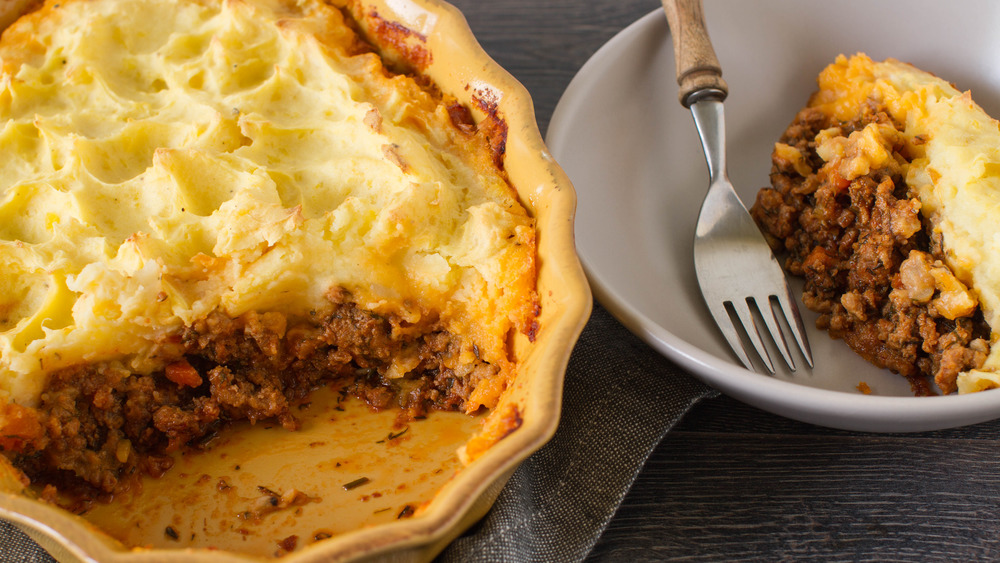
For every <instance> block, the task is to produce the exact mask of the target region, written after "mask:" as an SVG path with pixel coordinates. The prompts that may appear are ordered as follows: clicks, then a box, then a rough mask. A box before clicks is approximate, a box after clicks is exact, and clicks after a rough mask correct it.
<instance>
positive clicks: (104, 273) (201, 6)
mask: <svg viewBox="0 0 1000 563" xmlns="http://www.w3.org/2000/svg"><path fill="white" fill-rule="evenodd" d="M355 27H356V26H355V25H354V24H353V22H352V21H351V20H350V17H349V16H348V12H347V11H346V10H342V9H340V8H338V7H335V6H333V5H331V4H328V3H326V2H323V1H321V0H299V1H296V0H273V1H272V0H181V1H176V0H124V1H122V0H87V1H83V0H69V1H66V0H58V1H51V2H46V3H45V4H44V5H42V6H41V7H39V8H38V9H37V10H35V11H33V12H31V13H30V14H28V15H26V16H24V17H22V18H21V19H19V20H18V21H17V22H15V23H14V24H13V25H12V26H11V27H10V28H9V29H7V30H6V31H5V32H4V35H3V38H2V41H0V63H2V73H3V74H2V75H0V151H3V153H4V154H5V158H4V159H3V161H2V162H0V189H2V190H3V193H2V199H0V260H2V261H3V265H4V268H3V269H2V270H0V311H2V312H3V315H2V318H0V447H2V450H3V453H4V456H5V457H6V458H7V459H8V460H10V461H11V462H12V463H13V464H14V465H15V466H16V467H18V468H19V469H21V470H23V471H24V472H25V473H26V474H27V475H28V476H29V477H31V478H32V479H35V480H37V481H41V482H52V483H57V484H59V485H61V486H63V487H64V488H65V489H72V490H75V491H76V492H78V493H79V494H83V495H84V496H90V497H94V496H101V495H107V494H113V493H115V492H116V491H119V490H122V489H123V488H127V487H128V486H129V484H130V479H131V478H132V476H133V475H140V474H152V475H157V474H161V473H162V472H163V471H165V470H167V469H168V468H169V465H170V457H169V455H168V454H169V453H170V452H171V451H174V450H176V449H178V448H181V447H183V446H185V445H188V444H193V443H197V441H198V440H199V439H201V438H203V437H205V436H207V435H210V434H211V433H212V432H213V431H214V430H216V429H217V428H218V427H219V426H220V425H224V424H226V423H227V422H230V421H234V420H250V421H257V420H262V419H269V420H275V421H278V422H279V423H280V424H281V425H282V426H284V427H285V428H288V429H295V428H296V427H297V420H296V418H295V416H294V411H293V410H292V409H291V406H293V405H294V404H295V403H296V402H297V401H301V400H302V399H304V398H305V397H306V395H307V394H308V393H309V392H310V391H311V390H312V389H315V388H316V387H317V386H319V385H324V384H336V385H345V386H347V387H348V388H349V389H350V391H351V392H352V393H353V394H355V395H357V396H359V397H361V398H362V399H364V400H365V401H367V402H368V403H369V405H371V406H372V407H373V408H376V409H383V408H390V407H392V408H399V409H401V416H407V417H411V418H413V417H419V416H422V415H423V414H424V413H425V412H426V411H427V410H428V409H447V410H461V411H464V412H467V413H476V412H479V411H480V410H482V409H491V408H493V407H494V406H495V405H496V403H497V401H498V399H499V397H500V396H501V394H502V393H503V392H504V390H505V389H506V387H507V385H508V383H509V382H510V381H511V378H512V377H513V375H514V373H515V372H516V369H517V362H516V359H515V358H514V357H513V354H512V352H511V350H510V340H511V339H512V338H513V334H515V333H517V332H520V333H522V334H525V335H527V336H528V337H529V338H533V337H534V335H535V333H536V331H537V330H538V329H539V327H538V324H537V320H536V319H537V315H538V298H537V296H536V293H535V267H536V264H535V231H534V224H533V219H532V217H531V216H530V215H529V213H528V212H527V211H526V210H525V208H524V207H523V206H522V205H521V203H520V202H519V200H518V197H517V194H516V192H515V191H514V190H513V188H512V187H511V186H510V184H509V183H508V181H507V178H506V174H505V172H504V170H503V164H502V154H501V153H500V151H499V150H498V147H502V144H503V134H504V130H503V124H502V121H500V120H499V119H492V120H491V119H487V120H486V121H485V122H484V124H481V126H479V127H477V126H476V125H475V124H474V123H473V121H472V119H471V116H470V114H469V112H468V110H467V109H466V108H463V107H461V106H459V105H458V104H457V103H456V102H455V101H454V100H453V99H452V98H450V97H449V96H446V95H444V94H442V93H441V92H439V91H438V90H437V89H436V88H435V87H434V85H433V84H431V83H429V81H427V80H426V79H423V78H421V77H420V76H419V75H417V74H414V75H408V74H403V73H401V72H399V71H397V70H395V69H393V68H390V65H388V64H384V63H383V60H382V59H381V57H380V56H379V54H378V53H377V52H376V51H375V49H374V48H373V47H372V46H371V45H369V44H368V43H366V42H365V41H364V40H363V39H362V38H361V37H360V36H359V34H358V33H356V31H355ZM492 117H494V118H495V116H492ZM500 418H501V419H503V420H507V421H509V424H508V428H507V431H509V430H512V429H513V428H515V427H516V423H517V421H518V420H519V417H518V416H517V414H516V413H503V416H502V417H500ZM490 432H491V435H490V436H487V437H486V439H487V440H496V439H499V438H502V436H503V435H504V433H503V432H500V431H498V430H497V429H496V428H492V429H490ZM482 447H483V445H482V444H478V445H477V447H476V450H475V451H468V452H464V453H465V455H466V459H467V460H468V459H469V458H472V457H475V456H476V455H478V453H481V450H482ZM2 461H3V460H2V459H0V462H2Z"/></svg>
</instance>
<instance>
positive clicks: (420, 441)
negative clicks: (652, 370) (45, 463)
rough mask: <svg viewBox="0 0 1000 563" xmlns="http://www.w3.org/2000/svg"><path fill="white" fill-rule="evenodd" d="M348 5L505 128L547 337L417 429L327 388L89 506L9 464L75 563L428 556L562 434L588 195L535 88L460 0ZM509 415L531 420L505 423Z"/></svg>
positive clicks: (373, 37) (49, 540) (17, 515)
mask: <svg viewBox="0 0 1000 563" xmlns="http://www.w3.org/2000/svg"><path fill="white" fill-rule="evenodd" d="M334 3H335V4H337V3H338V2H334ZM350 11H351V12H352V14H354V16H355V17H356V19H357V21H358V23H359V24H360V26H361V28H362V31H363V33H364V35H365V36H366V37H367V38H368V39H369V40H370V41H372V42H373V43H375V44H376V46H377V47H378V48H379V50H380V52H381V54H382V55H383V57H384V58H387V59H397V60H398V61H401V62H402V63H404V64H407V65H409V66H412V67H416V68H418V69H419V71H420V72H421V73H422V74H423V75H425V76H427V77H428V78H429V79H430V80H431V81H433V82H434V83H435V84H436V85H437V86H438V87H439V88H440V89H441V90H442V91H443V92H445V93H447V94H450V95H451V96H454V97H455V98H457V100H458V101H459V102H460V103H461V104H462V105H463V106H465V107H466V108H468V109H469V110H470V111H471V114H472V117H473V119H474V120H475V121H476V122H483V121H490V122H492V124H493V126H496V125H499V126H500V128H501V130H504V131H505V132H506V133H505V135H502V136H499V137H498V138H499V139H500V140H501V141H502V146H497V147H494V149H496V152H497V154H502V155H503V164H504V168H505V170H506V172H507V175H508V177H509V180H510V183H511V184H512V185H513V187H514V188H515V189H516V191H517V196H518V198H519V200H520V202H521V203H522V204H523V206H524V207H525V208H526V209H527V211H528V213H529V215H530V216H531V217H532V218H533V219H534V222H535V230H536V233H537V287H536V291H537V295H538V302H539V303H538V304H539V306H540V307H539V310H540V314H539V316H538V318H537V321H538V327H539V328H538V330H537V332H536V333H535V334H533V336H534V339H531V338H529V337H528V336H526V335H523V334H522V335H521V336H519V337H517V338H515V339H513V340H512V341H511V342H510V343H509V344H508V345H509V346H510V348H511V349H512V355H513V357H516V358H517V363H518V367H517V369H516V374H515V375H514V379H513V381H512V382H511V383H510V385H509V386H508V388H507V391H506V392H505V393H503V394H502V395H501V398H500V402H499V404H497V405H496V406H495V407H494V408H493V409H491V411H490V413H489V414H486V415H479V416H470V415H467V414H464V413H462V412H432V413H430V414H429V415H428V416H427V417H426V418H422V417H421V419H418V420H411V421H409V422H408V423H407V424H405V425H402V426H401V425H400V424H399V419H398V418H397V413H396V412H394V411H393V410H391V409H389V410H383V411H381V412H377V413H376V412H372V411H370V410H369V409H368V408H367V407H366V406H365V405H364V404H363V403H361V402H360V401H358V400H354V399H350V398H345V396H343V395H339V394H338V393H337V392H335V391H331V390H325V389H320V390H319V391H316V392H314V394H313V395H312V396H310V398H309V401H310V402H309V406H308V408H304V409H302V412H301V413H300V416H299V421H300V428H299V430H298V431H296V432H287V431H285V430H283V429H282V428H281V427H280V425H270V424H266V423H258V424H255V425H250V424H234V425H233V426H232V427H228V428H225V429H223V430H222V431H221V432H219V433H218V434H217V435H215V436H213V437H212V439H211V441H210V443H209V444H208V447H207V448H206V450H205V451H203V452H200V453H198V454H197V455H184V454H177V455H176V456H175V461H174V465H173V467H172V468H171V469H170V470H169V471H168V472H166V473H165V474H164V476H163V477H161V478H159V479H146V480H143V481H142V485H141V486H140V487H135V488H133V489H132V490H130V491H128V493H127V494H121V495H118V496H117V498H115V499H113V500H112V501H111V502H110V503H102V502H97V503H91V504H89V505H87V506H85V507H81V508H80V509H79V510H77V511H76V512H77V513H76V514H74V513H72V512H70V511H67V510H64V509H62V508H58V507H56V506H54V505H53V504H50V503H47V502H44V501H41V500H37V499H36V497H37V496H38V490H37V488H36V489H27V488H25V487H24V485H23V484H22V481H21V480H19V479H18V478H17V476H16V475H14V474H13V473H12V472H10V471H9V469H8V470H4V467H6V466H4V465H3V464H0V517H3V518H5V519H7V520H10V521H12V522H14V523H15V524H16V525H18V526H19V527H20V528H22V529H23V530H25V531H26V532H27V533H28V534H29V535H30V536H32V537H33V538H35V539H36V540H37V541H39V543H41V544H42V545H43V546H44V547H46V548H47V549H48V550H49V551H50V552H51V553H53V555H55V556H56V557H57V558H58V559H60V560H61V561H77V560H80V561H86V560H98V561H122V562H125V561H179V560H183V561H210V560H211V561H213V562H215V561H252V560H259V559H266V558H271V557H275V556H282V557H283V560H285V561H296V562H299V561H329V560H355V559H365V560H367V559H381V558H391V559H393V560H397V559H398V560H427V559H430V558H432V557H433V556H434V555H435V554H436V553H438V552H439V551H440V550H441V549H443V548H444V546H446V545H447V544H448V543H449V542H450V541H451V540H452V539H453V538H455V537H456V536H457V535H458V534H460V533H461V532H462V531H463V530H465V529H466V528H467V527H468V526H470V525H471V524H472V523H474V522H475V521H476V520H478V519H479V518H481V517H482V516H483V515H484V514H485V513H486V512H487V511H488V510H489V508H490V506H491V505H492V503H493V501H494V500H495V499H496V497H497V495H498V494H499V492H500V490H501V489H502V488H503V486H504V484H505V482H506V480H507V479H508V477H509V476H510V474H511V473H512V472H513V470H514V469H515V467H516V466H517V464H518V463H519V462H520V461H521V460H523V459H524V458H525V457H527V456H528V455H530V454H531V453H532V452H533V451H535V450H537V449H538V448H539V447H541V445H542V444H544V443H545V442H546V441H547V440H548V439H549V438H550V437H551V436H552V434H553V432H554V431H555V428H556V425H557V423H558V418H559V409H560V403H561V391H562V384H563V377H564V372H565V368H566V364H567V361H568V359H569V354H570V352H571V350H572V348H573V345H574V343H575V342H576V339H577V337H578V335H579V333H580V331H581V330H582V328H583V325H584V323H585V322H586V320H587V318H588V315H589V311H590V305H591V295H590V291H589V288H588V286H587V283H586V281H585V278H584V276H583V273H582V270H581V268H580V265H579V262H578V259H577V256H576V252H575V245H574V240H573V216H574V210H575V193H574V191H573V188H572V186H571V184H570V182H569V181H568V179H567V178H566V176H565V174H564V173H563V172H562V170H561V169H560V168H559V167H558V165H556V164H555V163H554V162H553V161H552V159H551V157H550V155H549V154H548V152H547V149H546V148H545V146H544V144H543V142H542V140H541V137H540V135H539V132H538V128H537V124H536V123H535V120H534V110H533V107H532V104H531V100H530V98H529V95H528V93H527V92H526V91H525V89H524V88H523V87H522V86H521V85H520V84H519V83H517V81H516V80H514V79H513V78H512V77H511V76H510V75H509V74H508V73H506V72H505V71H504V70H503V69H501V68H500V67H499V66H498V65H496V63H494V62H493V61H492V60H491V59H490V58H489V57H488V55H487V54H486V53H485V52H484V51H483V50H482V49H481V48H480V47H479V45H478V44H477V42H476V41H475V38H474V37H473V35H472V33H471V31H470V30H469V28H468V26H467V24H466V23H465V20H464V18H463V17H462V15H461V14H460V13H459V12H458V11H457V10H456V9H455V8H453V7H451V6H450V5H447V4H444V3H442V2H435V1H429V0H404V1H385V2H380V1H372V2H369V1H367V0H365V1H361V2H356V3H351V5H350ZM8 19H9V18H8ZM0 23H3V24H8V23H9V21H6V20H0ZM504 413H517V417H518V418H519V420H518V421H517V422H516V423H513V424H511V423H509V421H507V422H506V423H498V419H500V418H503V416H504ZM511 427H516V429H515V430H514V431H512V432H510V433H509V434H506V435H505V436H503V437H502V439H497V438H498V436H496V435H495V433H494V435H492V436H491V429H493V428H498V429H509V428H511ZM497 432H501V431H500V430H497ZM504 432H505V430H504ZM474 437H475V438H474ZM470 438H474V439H472V440H471V441H470ZM459 452H463V455H464V458H465V459H464V463H463V460H462V459H460V454H459ZM470 460H471V461H470Z"/></svg>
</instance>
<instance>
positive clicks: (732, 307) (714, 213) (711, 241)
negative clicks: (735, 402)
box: [691, 95, 813, 373]
mask: <svg viewBox="0 0 1000 563" xmlns="http://www.w3.org/2000/svg"><path fill="white" fill-rule="evenodd" d="M691 102H692V103H691V114H692V115H693V116H694V120H695V124H696V126H697V128H698V135H699V136H700V137H701V142H702V148H704V150H705V159H706V160H707V162H708V169H709V177H710V184H709V188H708V194H707V195H706V197H705V201H704V203H702V207H701V213H700V215H699V216H698V225H697V227H696V229H695V238H694V264H695V272H696V273H697V276H698V284H699V285H700V286H701V292H702V296H703V297H704V298H705V303H706V304H707V305H708V308H709V310H710V311H711V312H712V316H713V317H714V318H715V322H716V324H717V325H719V328H720V330H721V331H722V333H723V334H724V335H725V337H726V340H727V341H728V342H729V345H730V347H732V349H733V351H735V352H736V355H737V356H739V358H740V361H742V362H743V365H745V366H746V367H747V369H751V370H752V369H753V364H752V362H751V361H750V357H749V354H748V353H747V350H746V349H745V347H744V345H743V341H742V339H741V338H740V331H741V330H742V332H743V333H744V334H745V335H746V337H747V340H748V341H749V342H750V344H751V345H752V346H753V348H754V349H755V350H756V352H757V355H758V356H759V357H760V359H761V361H762V362H763V363H764V365H765V366H766V367H767V370H768V371H769V372H771V373H774V371H775V370H774V363H773V362H772V360H771V358H770V356H769V354H768V352H767V347H766V346H765V344H764V339H763V338H762V337H761V332H762V331H761V330H760V327H759V326H758V323H757V322H755V318H756V317H759V318H760V319H762V320H763V324H764V328H765V329H766V332H767V333H769V334H770V335H771V340H773V341H774V343H775V346H776V347H777V349H778V351H779V352H780V353H781V356H782V357H783V358H784V360H785V363H786V364H788V367H789V368H790V369H792V370H794V369H795V368H796V366H795V362H794V360H793V359H792V355H791V353H790V351H789V347H788V342H787V340H786V338H785V334H784V332H783V331H782V325H781V324H780V323H779V319H778V317H777V315H776V312H777V311H780V313H781V315H782V316H784V319H785V323H786V324H787V325H788V326H789V328H790V329H791V332H792V334H793V336H794V339H795V342H796V343H797V344H798V347H799V349H800V350H801V351H802V355H803V356H804V357H805V359H806V363H808V364H809V367H812V365H813V360H812V352H811V350H810V348H809V341H808V340H807V338H806V334H805V328H804V326H803V324H802V318H801V317H800V315H799V312H798V308H797V307H796V306H795V301H794V300H793V299H792V296H791V292H790V291H789V290H788V284H787V282H786V280H785V276H784V273H783V272H782V270H781V266H780V265H779V264H778V261H777V259H775V257H774V254H773V253H772V252H771V248H770V247H769V246H768V244H767V241H765V240H764V236H763V235H761V233H760V230H758V228H757V225H756V224H755V223H754V221H753V219H752V218H751V217H750V213H748V212H747V209H746V207H745V206H744V205H743V202H741V201H740V199H739V197H738V196H737V195H736V191H735V190H734V189H733V186H732V184H731V183H730V182H729V178H728V175H727V173H726V161H725V154H726V153H725V117H724V114H723V111H722V101H721V100H718V99H713V98H712V97H711V96H709V97H707V98H706V97H704V95H703V96H702V99H700V100H699V99H697V98H693V99H692V100H691ZM755 310H756V312H757V314H754V313H755ZM776 310H777V311H776ZM738 328H739V330H738Z"/></svg>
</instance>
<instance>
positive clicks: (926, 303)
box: [752, 54, 1000, 395]
mask: <svg viewBox="0 0 1000 563" xmlns="http://www.w3.org/2000/svg"><path fill="white" fill-rule="evenodd" d="M818 86H819V88H818V90H817V91H816V93H815V94H813V96H812V97H811V98H810V100H809V103H808V105H807V107H806V108H805V109H803V110H802V111H801V112H799V114H798V115H797V116H796V118H795V120H794V122H793V123H792V124H791V126H790V127H789V128H788V129H787V130H786V131H785V133H784V135H783V136H782V138H781V139H780V140H779V142H778V143H777V144H776V145H775V150H774V153H773V159H772V160H773V169H772V174H771V181H772V182H771V183H772V185H771V187H768V188H766V189H763V190H761V191H760V192H759V194H758V197H757V201H756V204H755V205H754V207H753V210H752V213H753V215H754V217H755V218H756V219H757V221H758V223H759V224H760V225H761V227H762V229H763V230H764V231H765V233H766V235H767V236H768V237H769V238H770V240H771V242H772V244H773V245H774V246H775V247H776V248H778V249H780V250H782V251H785V252H787V262H786V266H787V268H788V269H789V271H791V272H792V273H793V274H796V275H801V276H803V277H804V278H805V291H804V295H803V299H804V302H805V304H806V305H807V306H808V307H809V308H810V309H813V310H814V311H817V312H818V313H820V316H819V320H818V324H819V326H820V327H821V328H825V329H828V330H829V331H830V334H831V335H833V336H834V337H837V338H842V339H844V341H845V342H846V343H847V344H848V345H849V346H850V347H851V348H852V349H853V350H855V351H856V352H857V353H859V354H860V355H861V356H863V357H864V358H865V359H867V360H868V361H870V362H872V363H873V364H875V365H877V366H880V367H884V368H889V369H891V370H893V371H895V372H898V373H900V374H902V375H904V376H906V377H908V378H909V379H910V381H911V385H912V387H913V388H914V390H915V391H916V393H917V394H921V395H924V394H934V393H936V392H942V393H952V392H955V391H958V392H971V391H979V390H983V389H987V388H992V387H997V386H1000V346H996V342H997V337H998V334H1000V222H998V217H1000V127H998V123H997V121H996V120H995V119H993V118H991V117H990V116H989V115H987V114H986V112H985V111H983V109H982V108H981V107H979V106H978V105H977V104H976V103H975V102H973V100H972V97H971V95H970V93H969V92H964V93H963V92H961V91H959V90H958V89H956V88H955V87H954V86H952V85H951V84H950V83H948V82H947V81H945V80H943V79H941V78H938V77H936V76H934V75H932V74H930V73H927V72H924V71H922V70H919V69H917V68H915V67H914V66H912V65H910V64H906V63H902V62H899V61H896V60H892V59H889V60H886V61H883V62H876V61H873V60H872V59H871V58H869V57H867V56H866V55H863V54H859V55H855V56H852V57H845V56H840V57H838V58H837V59H836V61H835V62H834V63H833V64H831V65H829V66H828V67H827V68H826V69H825V70H823V71H822V73H821V74H820V75H819V81H818ZM928 378H929V380H931V381H933V382H934V384H935V385H936V387H937V390H935V389H934V388H933V387H932V386H931V385H929V383H928Z"/></svg>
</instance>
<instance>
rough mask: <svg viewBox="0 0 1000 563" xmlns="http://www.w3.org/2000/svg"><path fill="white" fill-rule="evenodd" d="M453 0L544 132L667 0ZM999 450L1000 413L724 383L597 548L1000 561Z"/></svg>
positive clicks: (648, 470)
mask: <svg viewBox="0 0 1000 563" xmlns="http://www.w3.org/2000/svg"><path fill="white" fill-rule="evenodd" d="M709 1H711V0H706V2H709ZM453 3H454V4H455V5H456V6H458V7H459V8H460V9H461V10H462V11H463V12H464V13H465V15H466V17H467V19H468V20H469V24H470V26H471V27H472V28H473V31H474V32H475V33H476V36H477V37H478V38H479V41H480V43H482V45H483V47H484V48H485V49H486V50H487V52H489V53H490V55H491V56H493V58H494V59H495V60H496V61H497V62H499V63H500V64H501V65H502V66H504V67H505V68H506V69H507V70H509V71H510V72H511V73H512V74H513V75H514V76H515V77H516V78H518V79H519V80H520V81H521V82H522V83H523V84H524V85H525V86H526V87H527V88H528V90H529V92H530V93H531V95H532V98H533V100H534V102H535V109H536V113H537V117H538V122H539V125H540V126H541V128H542V131H543V133H544V131H545V128H546V127H547V126H548V122H549V118H550V117H551V115H552V111H553V109H554V108H555V106H556V103H557V102H558V100H559V97H560V95H561V94H562V92H563V90H564V89H565V88H566V86H567V85H568V84H569V81H570V80H571V79H572V78H573V76H574V75H575V73H576V72H577V70H579V68H580V67H581V66H582V65H583V63H584V62H586V61H587V59H588V58H589V57H590V56H591V55H592V54H593V53H594V52H595V51H596V50H597V49H598V48H599V47H600V46H601V45H603V44H604V43H605V42H606V41H607V40H608V39H610V38H611V37H612V36H613V35H614V34H615V33H617V32H618V31H620V30H622V29H624V28H625V27H626V26H627V25H628V24H630V23H632V22H633V21H635V20H637V19H638V18H639V17H641V16H643V15H645V14H647V13H649V12H650V11H652V10H656V9H659V8H660V4H659V2H658V1H657V0H589V1H588V0H549V1H544V0H543V1H541V2H538V1H535V0H492V1H490V2H485V1H483V0H453ZM674 96H675V93H673V92H665V93H664V100H665V101H668V102H669V103H676V101H675V97H674ZM998 458H1000V422H993V423H986V424H980V425H976V426H971V427H966V428H961V429H955V430H946V431H939V432H929V433H921V434H901V435H874V434H861V433H854V432H844V431H836V430H829V429H825V428H820V427H816V426H811V425H808V424H803V423H798V422H795V421H791V420H787V419H784V418H781V417H778V416H775V415H771V414H768V413H765V412H763V411H760V410H757V409H755V408H752V407H749V406H746V405H743V404H741V403H739V402H737V401H734V400H732V399H729V398H726V397H720V398H718V399H713V400H710V401H706V402H704V403H702V404H701V405H700V406H698V407H696V409H695V410H694V411H692V412H691V413H690V414H689V415H688V416H687V418H685V420H684V421H682V422H681V424H680V425H679V427H677V428H676V429H675V430H674V431H672V432H671V433H670V434H668V436H667V438H666V439H665V441H664V442H663V443H661V444H660V446H659V447H658V448H657V450H656V451H655V453H654V454H653V456H652V457H651V459H650V460H649V461H648V463H647V465H646V467H645V468H644V470H643V472H642V474H641V475H640V477H639V479H638V481H637V482H636V483H635V485H634V486H633V487H632V490H631V492H630V493H629V494H628V496H627V498H626V499H625V502H624V504H623V505H622V507H621V508H620V510H619V512H618V514H617V515H616V516H615V518H614V520H613V521H612V522H611V523H610V524H609V526H608V528H607V530H606V531H605V533H604V535H603V536H602V537H601V539H600V540H599V542H598V543H597V545H596V546H595V548H594V550H593V552H592V553H591V556H590V560H592V561H632V562H641V561H663V560H683V561H993V560H1000V517H998V516H1000V514H998V513H1000V503H998V499H1000V461H998Z"/></svg>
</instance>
